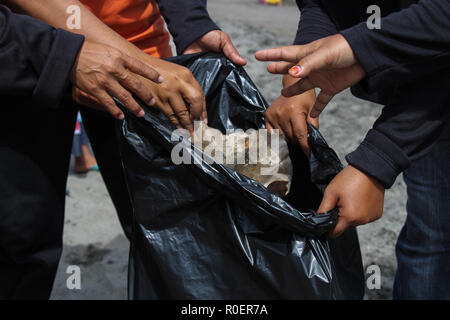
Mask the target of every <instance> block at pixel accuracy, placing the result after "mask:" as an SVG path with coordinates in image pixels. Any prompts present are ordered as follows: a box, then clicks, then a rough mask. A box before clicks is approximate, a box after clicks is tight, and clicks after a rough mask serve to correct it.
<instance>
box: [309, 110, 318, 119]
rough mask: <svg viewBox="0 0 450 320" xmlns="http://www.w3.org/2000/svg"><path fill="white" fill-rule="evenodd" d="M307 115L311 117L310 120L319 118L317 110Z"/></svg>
mask: <svg viewBox="0 0 450 320" xmlns="http://www.w3.org/2000/svg"><path fill="white" fill-rule="evenodd" d="M309 115H310V116H311V118H317V117H318V116H319V112H318V111H317V110H311V112H310V113H309Z"/></svg>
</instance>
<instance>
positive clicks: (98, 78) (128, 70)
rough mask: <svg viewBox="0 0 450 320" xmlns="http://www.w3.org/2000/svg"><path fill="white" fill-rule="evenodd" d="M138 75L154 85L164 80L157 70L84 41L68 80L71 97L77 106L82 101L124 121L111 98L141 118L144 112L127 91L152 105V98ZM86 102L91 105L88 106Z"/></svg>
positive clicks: (109, 49) (112, 49)
mask: <svg viewBox="0 0 450 320" xmlns="http://www.w3.org/2000/svg"><path fill="white" fill-rule="evenodd" d="M138 75H140V76H142V77H144V78H146V79H149V80H150V81H153V82H156V83H161V82H162V81H163V78H162V77H161V76H160V74H159V73H158V72H157V71H156V70H154V69H153V68H151V67H149V66H148V65H146V64H145V63H143V62H141V61H140V60H138V59H135V58H132V57H130V56H128V55H126V54H124V53H122V52H121V51H119V50H117V49H114V48H111V47H108V46H105V45H102V44H97V43H93V42H89V41H85V42H84V44H83V46H82V47H81V49H80V52H79V54H78V57H77V60H76V61H75V64H74V67H73V69H72V72H71V74H70V80H71V82H72V84H73V85H74V87H75V88H74V90H73V97H74V99H75V101H76V102H78V103H82V104H83V102H84V104H87V105H88V106H90V107H92V106H94V105H95V107H96V109H100V110H103V111H107V112H109V113H110V114H111V115H112V116H114V117H116V118H117V119H123V117H124V115H123V112H122V111H121V110H120V109H119V108H118V107H117V106H116V104H115V103H114V100H113V99H112V98H111V96H110V95H114V96H115V97H116V98H117V99H118V100H120V101H121V102H122V103H123V105H124V106H125V107H126V108H127V109H129V110H130V111H131V112H132V113H133V114H135V115H136V116H138V117H142V116H143V115H144V111H143V110H142V108H141V107H140V106H139V104H138V103H137V102H136V101H135V100H134V98H133V96H132V95H131V93H130V92H129V91H131V92H133V93H135V94H136V96H138V97H139V98H140V99H142V101H144V102H145V103H146V104H148V105H153V104H154V103H155V99H154V98H153V96H152V94H151V92H150V91H149V90H147V89H146V88H145V86H144V85H143V84H142V82H141V81H139V80H138V78H137V77H138ZM149 80H147V81H149ZM82 92H83V93H82ZM86 100H90V101H92V102H91V103H87V102H86Z"/></svg>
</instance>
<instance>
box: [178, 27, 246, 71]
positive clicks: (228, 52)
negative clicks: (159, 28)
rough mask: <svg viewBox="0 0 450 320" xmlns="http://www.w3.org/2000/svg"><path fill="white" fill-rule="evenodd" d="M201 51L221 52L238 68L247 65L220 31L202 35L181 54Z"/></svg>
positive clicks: (229, 40)
mask: <svg viewBox="0 0 450 320" xmlns="http://www.w3.org/2000/svg"><path fill="white" fill-rule="evenodd" d="M202 51H212V52H223V53H224V54H225V56H227V58H228V59H230V60H231V61H232V62H233V63H235V64H237V65H240V66H244V65H246V64H247V61H246V60H245V59H244V58H242V57H241V56H240V55H239V53H238V51H237V50H236V48H235V47H234V45H233V42H231V39H230V37H229V36H228V35H227V34H226V33H225V32H223V31H220V30H213V31H210V32H208V33H206V34H204V35H203V36H202V37H200V38H199V39H197V40H196V41H195V42H193V43H192V44H191V45H190V46H189V47H187V48H186V49H185V50H184V51H183V54H189V53H196V52H202Z"/></svg>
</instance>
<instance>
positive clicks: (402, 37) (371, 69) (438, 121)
mask: <svg viewBox="0 0 450 320" xmlns="http://www.w3.org/2000/svg"><path fill="white" fill-rule="evenodd" d="M444 2H446V3H444ZM298 3H299V7H300V8H301V9H302V18H301V20H300V24H299V29H298V30H299V31H298V33H297V38H296V41H295V42H296V44H304V43H307V42H310V41H314V40H317V39H319V38H322V37H325V36H329V35H332V34H334V33H335V32H334V30H333V29H332V27H330V26H331V24H332V22H331V21H332V20H331V18H330V17H329V16H328V15H327V14H326V13H325V11H324V10H323V8H322V7H321V6H320V4H318V1H314V0H304V1H300V0H299V1H298ZM448 4H449V1H447V0H445V1H440V0H435V1H433V0H424V1H422V2H421V3H419V5H413V6H411V7H410V8H409V9H405V10H403V11H401V12H399V13H392V14H390V15H388V16H387V17H385V18H383V19H382V24H381V25H382V28H381V30H369V29H368V28H367V26H366V24H365V23H361V24H357V25H356V26H354V27H352V28H349V29H346V30H344V31H342V34H343V35H344V37H346V39H347V40H348V41H349V43H350V45H351V46H352V49H353V50H354V51H355V55H356V56H357V58H358V59H359V60H360V62H361V65H362V66H363V68H364V69H365V70H366V72H367V73H368V77H366V78H365V79H364V81H362V83H361V84H360V85H358V86H357V87H354V88H352V89H353V90H352V91H353V92H361V91H367V92H370V94H368V95H367V96H371V97H376V96H378V95H379V96H382V97H386V96H387V97H388V99H387V100H385V99H384V98H383V99H382V100H384V101H383V102H384V103H385V104H386V107H385V108H384V109H383V112H382V115H381V116H380V117H379V118H378V119H377V121H376V122H375V124H374V126H373V128H372V130H370V131H369V133H368V134H367V136H366V137H365V139H364V141H363V142H362V143H361V145H360V146H359V147H358V148H357V149H356V150H355V151H354V152H352V153H350V154H349V155H347V157H346V159H347V161H348V163H349V164H351V165H353V166H355V167H356V168H358V169H360V170H361V171H363V172H365V173H367V174H370V175H372V176H373V177H375V178H376V179H378V180H379V181H380V182H381V184H382V185H383V186H384V187H385V188H389V187H391V186H392V184H393V183H394V181H395V179H396V177H397V176H398V175H399V174H400V173H401V172H402V171H404V170H406V169H407V168H408V167H409V166H410V165H411V162H412V161H414V160H415V159H417V158H419V157H422V156H424V155H426V154H427V153H428V152H429V150H430V149H431V148H432V146H433V143H434V142H435V141H436V140H437V138H438V137H439V134H440V132H441V131H442V129H443V126H444V125H445V123H446V122H447V121H448V117H449V112H450V109H449V108H448V107H447V106H448V101H449V99H450V96H449V94H448V92H446V91H445V90H442V88H443V87H445V86H448V85H449V83H448V82H449V80H448V79H449V77H450V74H449V68H448V67H447V68H446V66H447V65H448V62H445V61H446V59H448V58H447V57H448V54H449V50H448V45H449V43H450V41H449V40H448V37H449V36H450V33H449V32H448V30H449V27H448V23H449V21H450V19H449V17H448V15H449V14H450V10H449V9H448V8H447V9H446V8H445V6H448ZM444 9H446V10H444ZM305 17H306V18H305ZM421 17H422V18H421ZM413 20H414V21H413ZM431 21H432V22H431ZM319 25H320V26H321V27H319ZM436 73H438V74H441V75H442V77H438V78H436V77H433V75H434V74H436ZM383 90H386V91H389V94H388V95H387V94H382V93H380V92H382V91H383ZM364 93H366V92H364ZM373 100H374V101H376V99H373Z"/></svg>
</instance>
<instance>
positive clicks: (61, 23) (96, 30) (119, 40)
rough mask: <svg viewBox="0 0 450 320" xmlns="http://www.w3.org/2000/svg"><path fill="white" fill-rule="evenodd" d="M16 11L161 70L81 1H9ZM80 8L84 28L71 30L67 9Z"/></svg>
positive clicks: (155, 61)
mask: <svg viewBox="0 0 450 320" xmlns="http://www.w3.org/2000/svg"><path fill="white" fill-rule="evenodd" d="M6 3H7V4H8V6H10V7H11V8H12V9H14V10H16V11H18V12H21V13H24V14H27V15H30V16H32V17H35V18H37V19H39V20H41V21H44V22H46V23H48V24H50V25H51V26H53V27H55V28H62V29H66V30H68V31H70V32H73V33H78V34H82V35H83V36H84V37H85V38H86V40H88V41H91V42H96V43H101V44H105V45H108V46H110V47H113V48H116V49H118V50H120V51H122V52H125V53H126V54H128V55H130V56H133V57H135V58H138V59H140V60H143V61H147V62H148V61H151V62H152V66H153V67H155V68H158V60H159V59H156V58H153V57H151V56H149V55H148V54H146V53H144V52H143V51H141V50H140V49H139V48H138V47H136V46H135V45H133V44H132V43H130V42H128V41H127V40H126V39H124V38H123V37H122V36H121V35H119V34H118V33H116V32H115V31H114V30H112V29H111V28H109V27H108V26H107V25H106V24H104V23H103V22H102V21H101V20H100V19H98V18H97V17H96V16H95V15H94V14H93V13H92V12H90V11H89V9H87V8H86V7H85V6H84V5H83V4H82V3H81V2H80V1H77V0H33V1H29V0H8V1H6ZM71 5H77V6H78V7H79V8H80V11H81V14H80V17H81V18H80V19H81V28H80V29H69V28H68V26H67V19H68V17H69V15H70V14H69V13H67V12H66V10H67V8H68V7H69V6H71Z"/></svg>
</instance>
